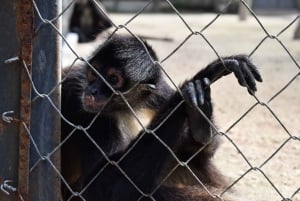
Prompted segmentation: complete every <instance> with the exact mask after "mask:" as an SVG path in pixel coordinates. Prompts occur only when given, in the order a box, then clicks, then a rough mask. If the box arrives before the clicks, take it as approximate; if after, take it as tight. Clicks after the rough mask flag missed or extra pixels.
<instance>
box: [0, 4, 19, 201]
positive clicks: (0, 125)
mask: <svg viewBox="0 0 300 201" xmlns="http://www.w3.org/2000/svg"><path fill="white" fill-rule="evenodd" d="M17 2H18V1H17V0H5V1H2V2H1V6H0V17H1V20H0V113H1V115H2V116H4V115H3V114H5V112H7V111H14V115H16V116H19V114H20V112H19V111H20V109H19V108H20V107H19V103H20V83H21V71H20V68H19V65H18V63H16V62H11V63H7V64H5V61H6V60H7V59H9V58H13V57H15V56H16V55H17V54H18V50H19V47H20V42H19V40H18V33H17V27H16V20H17V17H16V10H15V5H16V4H17ZM8 114H9V113H8ZM7 120H8V121H9V119H7ZM19 132H20V127H19V124H18V123H16V124H9V123H8V122H6V121H4V120H3V118H0V185H1V184H3V183H4V182H5V181H11V182H10V183H9V184H10V185H12V186H15V185H17V183H18V140H19V139H18V136H19ZM8 193H10V192H8V191H7V192H6V193H3V192H1V191H0V200H3V201H4V200H8V197H7V196H11V197H10V199H11V200H17V197H16V196H15V194H10V195H7V194H8Z"/></svg>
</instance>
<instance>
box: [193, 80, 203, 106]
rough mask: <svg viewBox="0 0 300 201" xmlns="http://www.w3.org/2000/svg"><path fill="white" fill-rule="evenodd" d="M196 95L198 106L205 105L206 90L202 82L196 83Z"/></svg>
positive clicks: (197, 81)
mask: <svg viewBox="0 0 300 201" xmlns="http://www.w3.org/2000/svg"><path fill="white" fill-rule="evenodd" d="M195 88H196V93H197V94H196V95H197V103H198V106H200V105H204V93H205V92H204V90H203V86H202V83H201V81H200V80H196V81H195Z"/></svg>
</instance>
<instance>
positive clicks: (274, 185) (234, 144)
mask: <svg viewBox="0 0 300 201" xmlns="http://www.w3.org/2000/svg"><path fill="white" fill-rule="evenodd" d="M91 1H92V2H93V3H96V4H98V2H97V1H95V0H91ZM32 2H33V4H34V7H35V11H36V13H37V14H38V18H39V19H40V21H41V24H40V26H39V27H42V26H50V27H52V28H53V30H55V31H56V32H57V34H58V35H59V36H60V37H61V38H62V40H63V41H64V43H65V45H66V46H67V48H68V49H69V50H70V51H71V52H72V54H73V56H74V57H75V59H74V61H73V62H72V65H71V68H73V66H75V63H76V62H77V61H81V62H83V63H86V64H87V65H88V66H89V67H90V68H91V69H93V70H94V71H95V72H97V70H96V69H95V67H94V66H93V65H92V64H90V63H89V62H88V60H87V59H85V58H84V57H82V56H81V55H80V53H78V50H77V49H75V48H72V46H71V44H69V43H68V41H67V39H66V38H65V36H64V35H63V34H62V33H61V32H60V30H59V28H57V27H56V26H55V23H54V22H55V21H56V20H57V19H58V18H60V17H61V16H63V15H64V13H65V12H66V10H67V9H69V8H70V7H71V5H72V4H73V2H71V3H70V4H69V5H67V6H66V7H65V9H63V11H62V13H60V14H59V15H58V16H57V17H55V18H54V19H45V18H43V13H41V12H40V10H39V8H38V6H37V5H36V4H35V1H34V0H33V1H32ZM162 2H164V3H165V4H167V5H168V6H169V9H171V10H172V14H174V15H176V16H177V17H178V18H179V19H178V20H179V23H182V24H183V27H184V29H185V31H186V34H185V35H183V36H182V37H183V40H182V42H180V43H179V44H177V46H176V47H175V48H174V49H173V50H172V51H171V52H169V53H168V54H167V56H165V57H164V58H163V59H161V60H159V61H155V60H153V59H152V58H151V56H150V54H149V52H148V50H147V49H146V47H145V46H144V48H145V51H147V54H148V56H149V57H150V58H151V60H152V63H153V64H154V65H157V66H159V68H161V70H162V72H163V73H164V75H165V76H166V77H167V79H168V80H169V81H170V82H171V83H172V85H173V87H174V88H176V89H177V90H178V91H180V90H179V88H178V87H177V84H176V83H175V81H174V80H173V79H172V76H171V75H169V73H167V72H166V70H165V68H164V65H165V63H167V62H168V60H170V59H172V58H174V57H176V54H177V53H178V51H180V50H181V49H182V48H183V46H188V43H189V41H190V40H191V38H193V37H197V38H198V37H200V38H201V39H202V41H203V42H204V43H206V45H207V46H208V47H209V48H210V50H211V51H212V52H213V53H214V54H215V57H217V58H221V56H220V55H221V54H220V53H219V51H218V48H216V46H215V45H214V43H213V42H212V41H211V40H210V39H209V36H207V35H209V34H207V32H208V31H210V30H211V29H212V30H213V26H215V25H216V24H217V23H218V22H219V21H222V17H223V16H224V15H225V14H224V12H225V9H226V8H227V7H228V6H229V5H230V4H231V3H232V2H231V1H229V2H228V4H227V6H225V8H224V12H223V11H222V12H220V13H219V14H216V15H215V17H214V18H213V19H212V20H210V21H208V22H206V23H205V25H204V26H203V27H202V28H200V29H199V30H195V29H194V28H193V27H194V25H190V23H189V20H187V19H186V17H185V14H182V13H181V12H180V11H179V10H178V9H177V8H176V7H175V6H174V5H173V4H172V2H171V1H169V0H162ZM240 2H241V3H242V4H243V6H244V7H245V8H247V10H248V11H249V12H250V13H251V16H250V17H252V18H251V19H252V20H254V21H255V23H256V24H257V25H258V27H259V28H257V29H259V30H260V31H262V32H263V37H262V39H261V40H260V41H258V43H257V45H256V46H255V47H254V48H253V49H251V50H250V51H249V52H250V53H249V56H250V57H253V56H254V55H257V54H260V52H259V50H260V49H261V48H262V46H263V45H264V44H265V43H266V41H267V40H272V41H275V42H276V43H277V44H278V45H279V46H280V47H281V49H282V50H283V51H284V52H285V53H286V54H287V56H288V58H289V60H290V61H291V62H290V63H289V64H288V65H289V66H288V67H289V68H290V67H293V66H295V69H293V71H292V70H291V71H292V73H291V77H290V78H289V79H288V80H287V82H286V83H284V85H283V86H282V87H281V88H279V89H276V90H275V91H274V93H273V94H272V95H271V96H270V97H268V99H267V101H263V98H261V97H260V96H259V95H254V96H253V100H254V103H253V104H252V105H250V106H249V107H248V109H246V111H244V112H243V113H242V114H240V115H239V116H238V118H236V119H235V120H234V122H233V123H231V125H229V126H228V128H227V129H225V131H221V130H220V129H218V127H217V126H216V125H214V124H213V123H212V122H210V123H211V124H212V126H213V128H214V129H215V130H216V131H217V135H220V136H221V138H222V139H223V141H225V142H226V143H228V144H229V147H230V149H233V150H235V151H236V152H237V153H238V154H239V157H240V158H241V162H242V163H244V165H245V166H246V168H243V169H242V170H238V171H239V174H238V175H239V176H235V178H233V179H231V183H230V185H228V186H227V187H226V188H225V190H224V191H222V192H220V193H219V194H215V193H213V192H210V189H209V188H207V187H206V185H205V183H203V182H202V181H201V180H200V179H199V178H198V177H197V175H196V174H195V173H194V172H193V170H192V169H191V167H190V166H189V161H191V160H192V159H193V157H195V155H197V153H199V152H201V151H202V150H203V149H204V147H199V150H198V151H197V152H196V153H195V155H193V156H191V157H190V158H189V159H188V160H187V161H181V160H180V159H179V158H178V156H176V153H174V152H173V151H172V149H171V148H170V147H169V146H168V145H167V144H166V143H165V142H164V141H163V140H162V139H160V137H159V136H158V135H157V134H156V130H157V129H158V128H159V127H160V126H161V125H163V124H164V122H165V121H166V120H167V119H168V118H169V116H171V115H172V114H173V113H174V112H175V111H176V109H177V108H178V107H180V105H181V104H182V103H183V102H184V101H183V100H182V101H181V102H180V103H179V104H178V105H177V106H176V107H174V109H173V110H172V111H171V112H170V114H169V115H168V116H167V117H166V118H165V119H163V120H162V122H161V123H160V124H159V125H158V126H157V127H155V128H153V129H149V128H148V127H147V126H146V125H144V124H143V122H142V121H141V120H140V119H139V117H138V115H137V114H136V112H135V111H134V109H133V107H132V106H131V105H130V103H129V102H128V101H127V99H126V97H125V96H124V94H123V93H120V92H118V91H116V90H115V89H114V88H113V87H112V86H110V84H109V82H107V81H106V80H105V78H104V77H103V76H102V75H101V74H99V73H98V72H97V74H98V76H100V77H101V79H103V80H104V81H105V82H106V84H107V85H109V86H110V89H111V90H112V91H113V96H120V97H121V99H122V100H123V101H124V102H125V103H126V105H127V107H128V108H129V109H130V111H131V112H132V115H133V116H134V117H135V118H136V120H137V122H138V124H139V125H140V127H141V128H142V132H141V134H140V135H139V136H138V138H137V140H136V141H135V142H134V144H133V145H132V146H131V148H130V149H128V150H127V151H126V152H125V153H123V155H122V157H120V158H119V159H118V160H116V161H114V160H112V159H111V158H110V157H109V156H108V155H107V153H106V152H105V151H104V150H103V148H102V147H100V146H99V145H98V144H97V142H96V141H95V140H94V139H93V137H91V135H90V134H89V132H88V129H89V128H90V126H91V125H93V123H94V121H95V119H96V118H98V117H99V116H101V115H102V112H101V111H100V112H99V113H98V114H97V115H96V116H95V118H94V119H93V121H91V122H90V123H89V125H88V126H87V127H83V126H82V125H75V124H74V123H72V122H70V121H69V120H68V119H67V118H66V117H64V115H63V114H62V112H61V110H60V108H59V106H58V105H56V104H55V103H54V102H53V101H52V98H51V96H52V95H53V94H52V93H53V91H55V90H56V89H57V88H59V87H61V83H62V82H63V81H64V80H62V81H61V82H60V83H58V84H57V85H56V86H55V87H54V88H53V90H51V91H50V92H49V93H46V94H44V93H42V92H40V91H39V90H38V87H37V86H36V84H35V83H34V82H33V78H32V77H31V75H30V73H29V68H28V66H27V65H26V63H25V62H22V63H23V67H24V69H25V70H26V72H27V75H28V78H29V79H30V82H31V86H32V89H33V91H34V94H35V97H33V101H36V100H38V99H46V100H47V101H48V102H49V103H50V104H51V106H52V109H54V110H55V112H56V113H57V114H59V116H60V117H61V119H62V120H63V121H65V122H67V123H68V124H69V125H70V126H72V127H73V128H74V129H73V130H72V132H71V133H70V134H69V135H68V136H67V137H66V138H65V139H64V140H63V141H61V143H60V144H59V145H58V146H57V147H55V148H54V149H53V150H52V151H51V152H49V153H43V152H42V151H41V147H39V144H37V143H36V140H35V139H34V137H33V136H32V134H31V131H30V129H29V128H28V127H27V125H26V124H25V123H23V124H22V125H23V126H24V128H25V130H26V132H27V135H28V136H29V137H30V141H31V145H32V146H33V147H34V149H35V152H36V153H37V154H38V156H39V159H38V160H37V161H36V162H35V164H33V165H32V166H31V167H30V172H31V173H32V172H33V171H35V169H36V167H37V165H38V164H39V163H41V162H42V161H44V162H47V163H49V165H51V167H52V168H53V170H54V171H55V173H56V174H57V176H58V177H59V178H60V179H61V182H62V183H63V184H64V185H65V186H66V187H67V189H68V190H69V191H70V192H71V196H70V197H69V199H68V200H71V199H72V198H74V197H78V198H80V199H81V200H86V199H85V198H84V196H83V194H84V192H85V191H86V189H88V188H89V186H90V185H91V184H92V182H93V181H94V180H95V179H97V178H99V177H101V176H102V174H105V171H104V170H105V168H106V167H107V166H109V165H112V166H115V167H116V168H117V169H118V171H119V173H120V174H122V175H123V176H124V177H125V178H126V179H127V180H128V181H129V182H130V183H131V184H132V186H133V187H134V188H135V189H136V190H137V191H138V192H139V193H140V195H141V196H140V198H139V200H141V199H143V198H144V197H146V198H150V199H151V200H155V198H154V196H153V195H154V194H155V192H156V191H157V190H158V189H159V188H160V187H161V186H162V185H163V182H164V181H165V180H167V178H168V177H169V176H170V175H171V174H172V173H173V172H174V171H175V170H176V168H178V167H179V166H180V167H183V168H185V169H186V170H188V171H189V172H190V174H191V175H192V177H194V178H195V179H196V180H197V182H198V184H199V185H200V186H202V187H203V188H204V189H205V191H207V193H209V194H210V195H211V197H214V198H216V199H219V200H223V198H222V197H223V196H224V195H225V194H226V193H228V192H230V190H231V189H232V188H235V186H238V184H239V183H241V182H242V181H243V180H245V178H246V177H247V176H249V175H250V174H251V173H253V172H255V173H257V174H258V175H260V176H262V177H263V178H264V180H265V182H266V183H268V184H269V185H270V187H271V188H270V189H269V190H270V191H271V192H272V193H270V194H272V195H273V196H274V194H275V197H269V198H268V200H294V201H296V200H299V199H300V195H299V191H300V187H299V186H288V187H285V188H289V189H290V190H289V191H288V192H292V194H287V193H286V190H285V188H283V187H282V184H280V183H279V184H278V181H274V180H273V178H272V176H269V175H270V174H271V173H270V172H269V169H268V171H267V169H266V168H265V166H267V165H272V162H273V161H274V160H278V158H276V157H277V156H278V155H279V153H280V152H282V150H283V149H285V148H286V147H288V146H290V143H296V144H297V145H296V146H298V147H299V141H300V135H299V133H294V131H291V130H290V128H289V125H290V124H288V125H287V124H286V121H285V120H283V119H284V118H285V117H282V116H280V115H278V114H277V112H276V107H275V106H274V104H276V100H278V99H280V98H284V97H285V95H284V93H285V92H286V91H287V90H288V89H289V88H293V86H294V85H297V84H299V83H298V82H299V75H300V66H299V62H297V58H296V57H295V56H294V54H293V53H292V51H290V50H289V48H288V47H287V45H286V44H285V42H284V41H283V40H282V39H281V36H282V35H284V34H285V33H286V32H287V31H288V30H291V27H292V26H293V25H294V24H295V23H296V22H297V21H298V20H299V15H297V16H296V17H295V18H293V19H292V20H291V21H290V23H288V24H287V25H286V26H285V27H284V28H282V29H281V30H280V31H279V32H278V33H276V32H275V33H274V32H273V31H269V29H268V28H267V27H266V25H265V22H263V21H262V20H261V19H260V16H259V15H258V14H256V13H255V12H254V11H253V10H252V9H251V8H250V6H248V5H247V3H246V2H245V1H243V0H240ZM152 4H153V1H147V2H146V3H145V6H144V7H142V8H141V9H140V11H139V12H137V13H136V14H133V15H132V17H130V19H128V20H127V21H126V22H124V23H123V24H119V25H118V24H116V23H114V20H113V19H112V18H109V16H107V17H108V19H110V21H111V22H112V24H113V29H114V30H113V31H112V32H111V35H114V34H118V33H119V32H126V33H127V34H130V35H132V36H133V37H135V38H136V39H137V40H139V41H140V42H141V44H143V42H142V40H141V39H140V37H139V36H138V34H136V33H135V31H134V28H131V25H132V24H134V21H135V20H136V19H137V18H139V17H140V16H141V15H143V14H144V12H145V10H146V9H147V7H149V6H151V5H152ZM132 26H133V25H132ZM162 26H163V25H162ZM39 30H40V29H39V28H37V29H36V30H35V34H39ZM242 42H243V41H241V43H242ZM270 51H271V50H270ZM181 59H182V60H185V59H188V58H181ZM279 60H280V58H279ZM260 68H264V66H260ZM279 79H280V78H279ZM272 81H273V82H276V80H272ZM266 84H267V83H266ZM293 89H294V88H293ZM294 93H298V92H297V91H294ZM249 98H251V97H249ZM298 101H299V100H298ZM273 103H274V104H273ZM281 107H285V106H281ZM257 108H263V110H264V111H267V113H268V114H269V115H268V116H267V117H269V118H273V120H272V122H273V123H274V122H275V124H276V126H277V128H278V130H281V129H282V130H283V131H284V133H285V134H286V135H285V136H284V137H282V138H281V141H279V142H277V143H276V145H277V144H278V147H277V148H275V149H273V150H271V151H270V152H271V154H270V155H269V156H267V157H266V158H264V159H263V161H262V162H261V163H260V164H256V163H254V162H253V157H254V156H253V155H250V156H249V153H248V152H246V153H245V151H244V150H245V149H244V146H245V145H244V146H242V145H241V144H240V142H239V141H238V140H236V138H234V137H232V135H231V132H233V131H232V130H234V129H235V128H236V127H238V125H239V124H241V122H243V121H247V122H248V123H249V121H248V120H247V116H249V114H251V113H253V111H255V110H257ZM298 110H299V107H298ZM298 112H299V111H298ZM11 113H12V112H11V111H10V112H5V113H3V114H2V119H3V121H5V122H7V123H11V122H12V121H21V122H22V121H23V120H22V119H21V120H17V119H16V118H13V117H12V116H13V114H11ZM295 113H297V111H295ZM258 115H259V114H258ZM298 117H299V116H298ZM296 118H297V115H296ZM297 121H299V119H298V120H295V121H294V124H296V123H297ZM32 123H38V122H32ZM77 130H80V131H82V132H83V133H84V135H85V136H86V137H87V138H88V139H89V140H90V141H91V143H92V144H93V145H94V146H95V148H96V149H97V150H98V151H99V154H100V155H102V156H103V157H104V158H105V160H106V161H107V162H106V164H105V165H104V166H103V168H102V169H100V170H99V171H98V172H96V173H95V175H94V176H93V178H92V179H91V181H90V182H89V183H88V184H87V185H86V186H84V187H83V188H82V189H81V191H80V192H77V191H76V190H75V189H72V187H71V186H70V184H68V181H67V180H66V179H65V178H64V176H63V175H62V173H61V171H60V167H57V166H56V165H55V163H53V161H52V160H51V157H52V156H53V155H54V154H55V153H56V152H57V151H58V150H60V149H61V147H62V146H63V145H64V144H65V143H66V141H67V140H68V139H70V138H72V137H73V135H74V133H75V131H77ZM248 132H249V131H247V130H245V129H244V130H242V131H240V134H243V135H244V134H246V133H248ZM262 132H263V131H262ZM144 135H153V136H154V137H155V139H157V143H161V144H162V145H163V146H164V147H165V148H166V149H167V150H168V151H169V152H170V154H171V155H172V157H173V158H174V160H175V161H176V162H177V164H176V166H174V167H173V168H171V169H170V170H169V173H168V174H167V175H166V177H165V178H163V179H162V181H161V182H160V183H159V184H158V185H157V186H156V187H155V189H154V190H153V191H152V192H150V193H146V192H144V191H143V190H142V189H141V188H140V187H139V185H138V184H136V183H135V182H134V181H133V180H132V179H131V178H130V176H129V175H128V174H127V173H126V171H124V170H123V169H122V167H121V166H120V163H121V162H122V160H123V159H124V158H126V156H127V155H128V154H129V153H130V152H131V151H132V150H133V149H134V147H135V146H136V145H137V144H138V143H139V142H140V140H141V139H142V138H143V136H144ZM258 135H259V134H257V135H255V136H253V138H255V137H257V136H258ZM274 135H277V133H274ZM280 135H281V134H280ZM264 140H268V138H267V139H264ZM246 144H247V142H246ZM220 149H222V147H221V148H220ZM297 151H298V152H297ZM297 153H299V149H297V148H295V151H294V153H291V154H294V157H293V158H294V160H298V159H297ZM236 157H238V156H236ZM223 160H225V159H223ZM228 160H230V158H229V159H228ZM291 160H292V159H291ZM279 163H280V161H279ZM221 170H223V168H222V167H221ZM286 171H287V174H288V173H289V172H290V171H294V173H295V174H294V175H295V177H296V178H293V179H294V180H295V181H298V180H299V179H300V177H299V176H300V173H299V171H300V167H299V166H296V167H295V168H294V169H289V170H286ZM224 174H225V175H226V172H224ZM279 182H280V181H279ZM9 183H10V181H7V180H6V181H2V185H1V190H2V191H3V192H4V193H5V194H9V192H10V191H15V190H16V189H15V188H14V187H12V186H10V185H9ZM295 183H296V185H299V183H297V182H295ZM248 188H254V189H256V190H254V192H255V193H257V192H258V193H259V191H260V189H259V187H257V186H256V187H250V186H249V187H248ZM267 194H268V193H267ZM20 196H21V195H20ZM100 200H101V199H100ZM256 200H259V198H257V199H256Z"/></svg>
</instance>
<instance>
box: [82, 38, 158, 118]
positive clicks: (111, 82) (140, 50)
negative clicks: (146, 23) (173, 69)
mask: <svg viewBox="0 0 300 201" xmlns="http://www.w3.org/2000/svg"><path fill="white" fill-rule="evenodd" d="M145 48H146V49H147V51H148V53H149V54H148V53H147V51H146V49H145ZM151 58H152V59H153V60H154V61H155V60H157V57H156V54H155V52H154V51H153V49H152V48H151V47H150V46H149V45H148V44H147V43H146V42H141V41H139V40H138V39H136V38H135V37H133V36H118V35H115V36H113V37H111V38H110V39H108V40H107V41H106V42H105V43H104V44H103V45H102V46H100V47H99V48H98V49H97V51H96V52H95V54H94V55H93V56H92V58H91V59H90V60H89V62H90V64H91V65H92V66H93V67H94V69H93V68H90V67H89V66H87V69H86V71H87V72H86V75H87V86H86V88H85V90H84V93H83V95H82V103H83V108H84V110H86V111H88V112H95V113H96V112H99V111H105V112H114V111H120V110H123V109H127V108H128V107H127V106H126V102H125V101H124V100H123V98H122V97H121V96H120V95H118V93H119V92H120V93H122V94H123V96H124V97H125V99H126V100H127V101H128V103H129V104H130V105H131V106H133V107H140V106H142V105H141V104H142V103H143V104H145V102H146V103H147V100H148V99H149V96H151V94H152V93H154V91H155V88H156V83H157V82H158V80H159V79H160V78H161V70H160V68H159V67H158V66H157V65H155V63H154V62H153V61H152V60H151ZM114 91H115V92H117V94H116V93H115V92H114ZM145 100H146V101H145ZM104 106H105V107H104Z"/></svg>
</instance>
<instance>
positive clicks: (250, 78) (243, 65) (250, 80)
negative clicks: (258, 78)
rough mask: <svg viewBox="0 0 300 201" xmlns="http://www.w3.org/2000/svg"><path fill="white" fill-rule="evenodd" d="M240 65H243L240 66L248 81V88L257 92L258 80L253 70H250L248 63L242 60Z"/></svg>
mask: <svg viewBox="0 0 300 201" xmlns="http://www.w3.org/2000/svg"><path fill="white" fill-rule="evenodd" d="M240 66H241V67H240V68H241V69H242V71H243V74H244V79H245V81H246V84H247V87H248V89H250V90H251V91H253V92H255V91H256V90H257V88H256V82H255V78H254V75H253V74H252V72H251V71H250V69H249V67H248V65H247V64H246V63H245V62H242V63H241V64H240Z"/></svg>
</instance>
